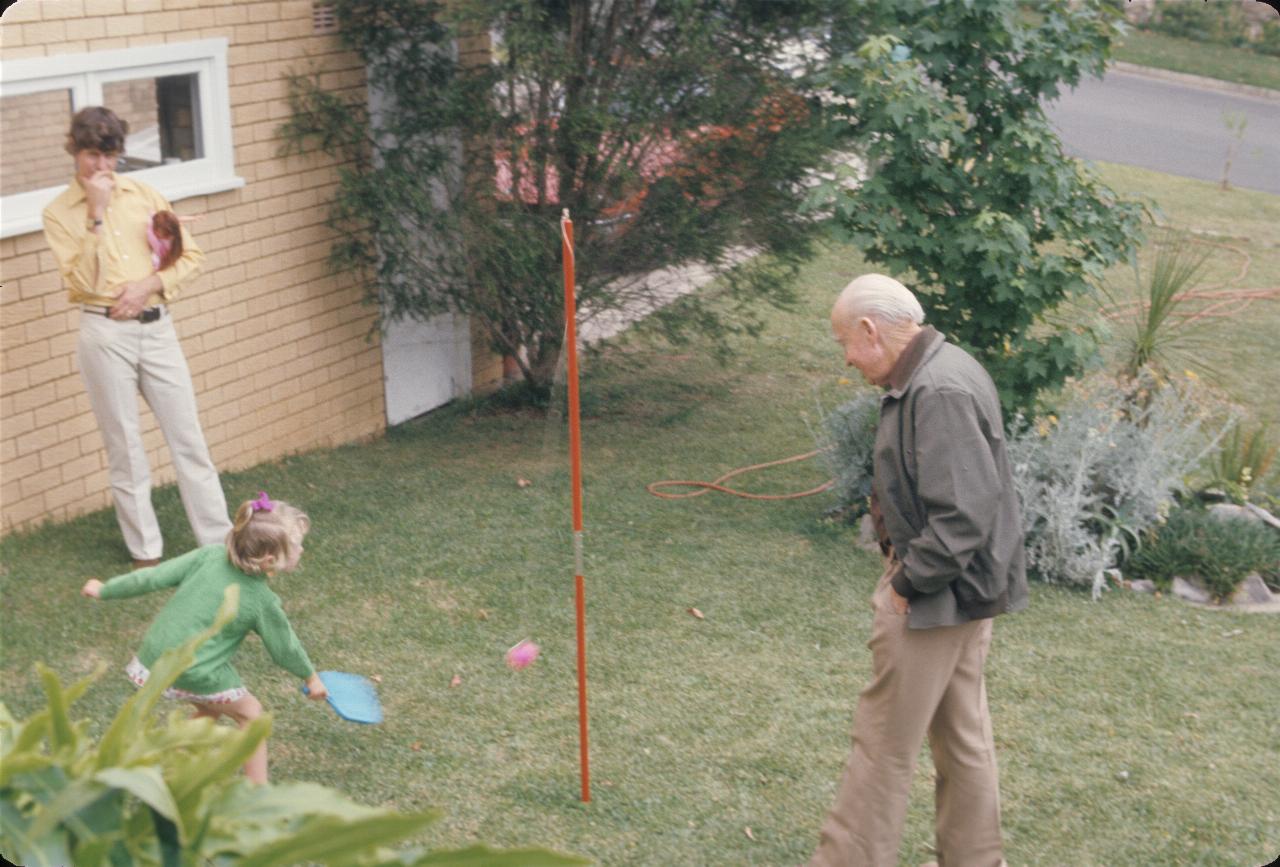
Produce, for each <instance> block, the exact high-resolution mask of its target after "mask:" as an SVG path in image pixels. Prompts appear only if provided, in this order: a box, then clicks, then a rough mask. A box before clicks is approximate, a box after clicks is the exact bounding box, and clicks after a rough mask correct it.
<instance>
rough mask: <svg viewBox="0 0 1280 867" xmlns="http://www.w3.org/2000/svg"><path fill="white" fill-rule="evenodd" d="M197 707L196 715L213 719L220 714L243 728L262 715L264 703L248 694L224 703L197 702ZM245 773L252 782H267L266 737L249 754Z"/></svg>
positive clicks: (245, 764)
mask: <svg viewBox="0 0 1280 867" xmlns="http://www.w3.org/2000/svg"><path fill="white" fill-rule="evenodd" d="M195 708H196V712H195V714H194V716H195V717H211V718H213V719H217V718H218V717H220V716H225V717H229V718H231V719H232V720H233V721H234V722H235V724H236V726H237V727H239V728H241V729H243V728H244V727H245V726H247V725H248V724H249V723H251V722H253V721H254V720H256V719H257V718H258V717H260V716H262V703H261V702H259V701H258V700H257V699H256V698H254V697H253V696H252V695H246V696H245V697H244V698H238V699H236V700H235V701H229V702H226V703H224V704H196V705H195ZM244 775H245V776H246V777H247V778H248V779H249V782H251V783H265V782H267V740H266V738H263V739H262V742H261V743H259V744H258V748H257V749H256V750H254V751H253V755H251V756H249V760H248V761H247V762H245V763H244Z"/></svg>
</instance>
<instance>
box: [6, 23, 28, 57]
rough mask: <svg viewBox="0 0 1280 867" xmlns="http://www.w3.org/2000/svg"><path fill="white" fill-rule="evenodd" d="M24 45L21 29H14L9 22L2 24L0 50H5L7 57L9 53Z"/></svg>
mask: <svg viewBox="0 0 1280 867" xmlns="http://www.w3.org/2000/svg"><path fill="white" fill-rule="evenodd" d="M24 44H26V43H25V42H24V40H23V35H22V28H21V27H14V26H12V25H10V24H9V22H8V21H5V22H4V23H3V24H0V48H3V49H4V51H5V55H6V57H7V56H8V52H9V51H12V50H13V49H15V48H21V47H22V46H23V45H24Z"/></svg>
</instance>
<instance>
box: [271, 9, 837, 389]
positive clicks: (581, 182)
mask: <svg viewBox="0 0 1280 867" xmlns="http://www.w3.org/2000/svg"><path fill="white" fill-rule="evenodd" d="M823 2H825V0H699V2H693V0H625V2H624V0H456V2H452V3H448V4H439V3H433V2H422V0H338V2H337V3H336V7H337V14H338V17H339V21H340V28H339V32H340V33H341V37H342V39H343V40H344V42H345V43H346V45H347V46H348V47H350V48H351V49H353V50H354V51H355V52H356V53H357V54H358V55H359V57H360V58H361V59H362V60H363V61H364V63H365V64H366V65H367V69H368V81H369V86H370V91H371V92H372V93H373V95H374V96H373V100H372V102H373V105H374V107H373V109H372V110H370V109H369V108H367V107H366V104H365V102H364V101H363V94H361V95H360V96H359V97H358V98H355V99H348V98H345V97H344V96H342V95H341V94H334V93H331V92H328V91H326V90H325V89H324V88H323V87H322V81H321V77H320V76H319V75H316V76H311V77H306V76H297V77H294V78H293V79H292V80H291V86H292V90H291V92H292V99H293V108H294V114H293V116H292V118H291V119H290V121H289V122H288V124H287V125H286V127H285V132H286V136H287V138H288V140H289V141H290V142H291V146H292V147H293V148H296V149H305V148H308V147H318V148H321V149H323V150H325V151H328V152H330V153H334V154H337V155H340V156H341V157H342V158H343V160H344V169H343V176H342V180H341V184H340V186H339V189H338V192H337V195H336V199H335V201H334V203H333V210H332V214H331V219H330V222H331V225H333V226H334V227H335V228H336V229H338V230H339V232H340V233H341V235H342V237H343V240H342V241H341V242H339V243H338V244H336V245H335V247H334V250H333V263H334V264H335V266H337V267H339V268H350V267H357V268H361V269H366V270H367V271H368V273H369V276H370V278H371V280H370V285H372V286H373V287H375V288H374V290H373V294H372V296H371V300H375V301H377V302H378V303H379V304H380V308H381V310H382V311H383V314H384V315H385V316H388V317H393V318H397V317H404V316H409V317H419V318H423V317H428V316H431V315H434V314H437V313H440V312H443V311H445V310H453V311H457V312H460V313H463V314H467V315H469V316H471V317H473V319H475V320H477V321H478V322H479V323H480V324H481V325H482V326H483V327H484V329H485V332H486V333H487V335H488V337H489V339H490V341H491V343H492V345H493V347H494V348H495V349H496V350H498V351H499V352H501V353H503V354H504V355H508V356H514V357H517V358H518V359H519V361H520V364H521V368H522V371H523V374H524V377H525V379H526V381H527V382H528V383H529V384H531V385H533V386H534V387H535V388H539V389H545V388H546V387H547V385H548V384H549V383H550V381H551V379H552V377H553V375H554V370H555V364H556V362H557V359H558V356H559V350H560V346H561V342H562V340H563V332H564V313H563V301H562V276H561V269H560V232H559V219H560V216H561V212H562V209H568V211H569V213H570V215H571V217H572V219H573V221H574V231H575V236H576V238H575V240H576V257H575V258H576V268H577V278H578V283H579V285H578V292H579V301H580V305H581V308H582V309H583V310H584V311H585V315H587V316H591V315H600V314H603V313H607V312H609V311H611V310H617V309H619V308H621V307H623V306H626V307H628V308H631V309H635V308H640V309H650V308H653V307H655V306H659V298H658V297H657V296H656V295H655V292H654V290H653V289H652V288H650V287H649V286H648V285H647V284H646V283H645V282H644V280H643V279H642V278H643V275H645V274H647V273H649V272H651V271H653V270H654V269H657V268H661V267H664V266H669V265H673V264H677V263H684V262H708V263H712V264H714V265H715V266H717V267H719V268H721V269H723V270H724V272H725V279H724V281H723V282H722V285H723V287H724V288H723V296H724V297H723V298H722V299H721V300H720V303H714V304H713V303H710V301H711V299H709V298H702V297H693V298H688V299H685V300H684V301H682V302H681V303H680V304H678V305H671V306H669V307H665V308H664V309H662V310H660V311H659V312H658V313H657V314H655V315H654V316H653V317H651V324H653V325H655V326H657V327H659V328H661V329H662V330H663V331H664V332H665V333H666V334H667V336H669V337H671V338H673V339H680V338H681V337H682V336H683V337H687V336H689V335H691V334H694V333H700V334H704V335H707V336H709V337H710V338H712V340H713V343H719V345H723V338H724V337H725V336H726V335H728V334H731V333H735V332H739V331H744V330H745V331H748V332H753V331H754V330H755V329H756V328H758V325H759V322H758V320H757V318H756V317H755V316H753V315H752V313H751V303H752V302H754V301H757V300H759V299H763V300H766V301H768V302H771V303H774V304H785V303H786V302H787V301H788V300H789V298H790V294H789V289H788V277H789V274H790V272H791V271H792V270H794V268H795V266H796V265H797V264H798V263H799V262H800V261H801V260H802V259H803V257H805V256H806V255H807V253H808V252H809V248H810V243H811V237H812V234H813V233H812V222H811V218H809V217H806V216H803V215H802V214H801V209H800V207H799V205H800V203H801V201H802V199H803V195H804V188H803V186H802V181H803V180H804V178H805V176H806V173H807V171H808V170H809V169H810V168H811V167H813V166H814V165H816V164H817V163H818V162H819V161H820V160H821V157H822V153H823V146H822V141H821V135H820V126H821V124H820V119H821V118H820V112H817V111H815V108H816V103H811V102H810V101H808V100H806V98H805V97H803V96H802V95H801V94H802V93H803V90H802V88H803V79H802V77H795V73H796V72H797V70H795V69H792V68H787V67H785V66H784V61H783V59H782V58H783V57H784V53H783V52H782V50H781V49H782V48H783V46H784V44H785V43H786V41H787V40H788V39H792V38H794V37H795V36H797V35H798V34H799V33H801V31H802V28H803V27H804V26H805V25H806V24H808V23H811V22H813V21H816V20H817V17H818V14H819V12H820V11H821V6H822V4H823ZM487 37H491V38H492V40H493V47H492V56H493V60H492V62H490V63H487V64H481V65H475V64H470V65H469V64H468V63H466V62H465V59H466V54H465V51H464V52H463V54H462V58H461V59H459V57H458V55H457V53H456V52H454V51H453V49H452V48H451V46H452V45H453V44H454V40H455V39H459V38H460V41H459V42H458V43H457V44H459V45H461V46H463V47H464V48H465V47H466V46H467V45H469V44H471V43H472V42H474V41H476V40H477V39H480V40H483V39H485V38H487ZM801 72H802V71H801ZM744 249H749V250H752V251H759V252H763V253H767V254H768V255H764V256H755V257H745V258H744V257H743V256H742V255H741V252H742V251H743V250H744ZM522 350H523V351H522Z"/></svg>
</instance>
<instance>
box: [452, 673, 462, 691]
mask: <svg viewBox="0 0 1280 867" xmlns="http://www.w3.org/2000/svg"><path fill="white" fill-rule="evenodd" d="M461 685H462V675H460V674H455V675H454V676H453V680H451V681H449V686H450V687H451V688H452V687H455V686H461Z"/></svg>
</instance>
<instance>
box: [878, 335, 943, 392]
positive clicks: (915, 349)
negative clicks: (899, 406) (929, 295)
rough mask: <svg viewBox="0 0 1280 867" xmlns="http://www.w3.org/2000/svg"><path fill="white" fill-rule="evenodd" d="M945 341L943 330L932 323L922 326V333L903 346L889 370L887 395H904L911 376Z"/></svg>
mask: <svg viewBox="0 0 1280 867" xmlns="http://www.w3.org/2000/svg"><path fill="white" fill-rule="evenodd" d="M945 342H946V338H945V337H944V336H943V335H942V332H940V331H938V330H937V329H936V328H934V327H933V326H932V325H926V326H924V327H923V328H921V329H920V333H919V334H917V335H916V336H915V337H913V338H911V342H910V343H908V344H907V345H906V346H905V347H903V349H902V354H901V355H899V356H898V360H897V361H896V362H894V365H893V369H892V370H890V371H889V385H888V389H887V391H886V394H885V396H886V397H892V398H895V399H896V398H900V397H902V395H903V393H904V392H905V391H906V390H907V386H908V385H910V384H911V378H912V377H913V376H915V374H916V371H917V370H919V369H920V365H922V364H924V362H925V361H926V360H927V359H929V358H931V357H932V356H933V354H934V353H936V352H937V351H938V348H939V347H940V346H942V344H943V343H945Z"/></svg>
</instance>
